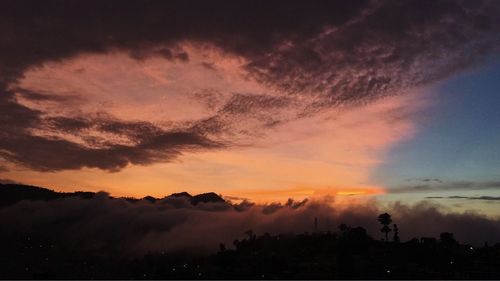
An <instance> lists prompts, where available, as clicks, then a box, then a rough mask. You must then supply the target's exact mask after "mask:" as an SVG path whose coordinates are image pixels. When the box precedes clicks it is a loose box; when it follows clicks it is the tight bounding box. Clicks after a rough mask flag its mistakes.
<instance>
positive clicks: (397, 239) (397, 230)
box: [393, 224, 400, 243]
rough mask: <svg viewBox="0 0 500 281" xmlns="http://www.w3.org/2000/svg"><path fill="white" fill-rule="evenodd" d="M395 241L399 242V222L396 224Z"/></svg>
mask: <svg viewBox="0 0 500 281" xmlns="http://www.w3.org/2000/svg"><path fill="white" fill-rule="evenodd" d="M393 240H394V242H396V243H399V241H400V240H399V228H398V225H397V224H394V237H393Z"/></svg>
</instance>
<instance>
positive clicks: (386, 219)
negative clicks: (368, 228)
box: [377, 213, 392, 241]
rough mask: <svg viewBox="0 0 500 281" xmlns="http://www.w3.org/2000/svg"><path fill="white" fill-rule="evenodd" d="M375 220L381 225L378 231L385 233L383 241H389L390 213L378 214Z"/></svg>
mask: <svg viewBox="0 0 500 281" xmlns="http://www.w3.org/2000/svg"><path fill="white" fill-rule="evenodd" d="M377 220H378V221H379V222H380V223H381V224H382V225H383V227H382V228H381V229H380V231H381V232H382V233H385V241H389V232H391V228H390V227H389V224H391V222H392V219H391V215H389V214H388V213H383V214H380V215H379V216H378V219H377Z"/></svg>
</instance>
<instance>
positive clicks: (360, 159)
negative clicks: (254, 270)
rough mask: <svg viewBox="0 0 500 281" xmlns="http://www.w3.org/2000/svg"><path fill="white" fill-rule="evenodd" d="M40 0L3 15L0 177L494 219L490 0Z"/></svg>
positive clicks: (499, 101) (120, 191)
mask: <svg viewBox="0 0 500 281" xmlns="http://www.w3.org/2000/svg"><path fill="white" fill-rule="evenodd" d="M42 2H43V1H40V4H39V5H37V4H33V3H30V5H23V1H12V2H11V1H2V6H5V7H4V8H5V9H0V34H1V35H2V36H1V37H0V181H2V182H18V183H24V184H32V185H37V186H43V187H48V188H52V189H55V190H58V191H76V190H87V191H99V190H104V191H107V192H109V193H111V195H113V196H134V197H143V196H145V195H152V196H157V197H163V196H165V195H168V194H170V193H173V192H181V191H187V192H189V193H192V194H197V193H203V192H210V191H214V192H216V193H220V194H222V195H224V196H227V198H229V199H232V200H239V199H243V198H248V199H250V200H252V201H256V202H274V201H281V202H283V201H285V200H286V199H288V198H295V199H303V198H306V197H315V196H325V195H330V196H338V197H344V198H372V197H375V198H377V199H378V200H380V201H381V202H394V201H397V200H400V201H402V202H417V201H419V200H433V201H437V202H439V203H441V204H443V205H445V206H448V207H449V208H451V209H458V210H468V209H474V210H478V211H480V212H483V213H486V214H488V215H492V216H498V211H497V210H498V208H499V206H500V205H499V204H500V173H499V171H500V53H499V51H500V48H499V47H500V32H499V31H500V28H499V27H500V18H499V16H498V15H500V10H499V9H500V5H499V2H498V1H363V0H360V1H313V2H312V3H310V4H307V5H306V2H298V1H242V2H240V1H182V2H174V1H171V2H169V1H141V2H140V3H141V4H140V5H139V4H138V3H137V2H135V1H128V2H121V4H119V5H118V3H120V1H63V2H62V3H60V2H57V1H54V2H50V5H43V4H42ZM35 3H37V2H35ZM7 8H8V9H7ZM7 10H8V12H6V11H7ZM346 200H347V199H346Z"/></svg>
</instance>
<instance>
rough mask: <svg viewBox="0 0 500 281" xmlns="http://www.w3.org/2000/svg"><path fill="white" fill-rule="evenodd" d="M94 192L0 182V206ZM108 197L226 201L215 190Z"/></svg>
mask: <svg viewBox="0 0 500 281" xmlns="http://www.w3.org/2000/svg"><path fill="white" fill-rule="evenodd" d="M96 194H97V192H90V191H75V192H58V191H54V190H52V189H49V188H45V187H39V186H33V185H24V184H14V183H7V184H1V183H0V208H1V207H5V206H9V205H13V204H15V203H17V202H21V201H24V200H27V201H51V200H57V199H63V198H68V197H80V198H82V199H91V198H94V197H95V196H96ZM109 197H110V198H113V199H119V198H122V199H125V200H127V201H129V202H132V203H134V202H138V201H141V200H144V201H148V202H151V203H154V202H156V201H160V200H163V199H167V198H182V197H185V198H187V199H188V201H189V202H190V203H191V204H192V205H193V206H195V205H198V204H199V203H228V202H227V201H226V200H224V199H223V198H222V196H220V195H218V194H216V193H215V192H207V193H200V194H197V195H194V196H193V195H191V194H189V193H188V192H185V191H184V192H178V193H172V194H170V195H168V196H165V197H163V198H156V197H153V196H149V195H148V196H145V197H143V198H140V199H139V198H133V197H113V196H109Z"/></svg>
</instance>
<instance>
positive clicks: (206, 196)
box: [190, 192, 226, 205]
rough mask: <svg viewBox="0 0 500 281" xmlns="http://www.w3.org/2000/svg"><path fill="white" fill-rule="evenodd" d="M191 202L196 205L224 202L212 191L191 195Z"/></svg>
mask: <svg viewBox="0 0 500 281" xmlns="http://www.w3.org/2000/svg"><path fill="white" fill-rule="evenodd" d="M190 201H191V204H193V205H197V204H198V203H202V202H203V203H209V202H211V203H217V202H226V201H225V200H224V199H222V197H220V196H219V195H217V194H215V193H214V192H209V193H202V194H198V195H195V196H193V197H191V200H190Z"/></svg>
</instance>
